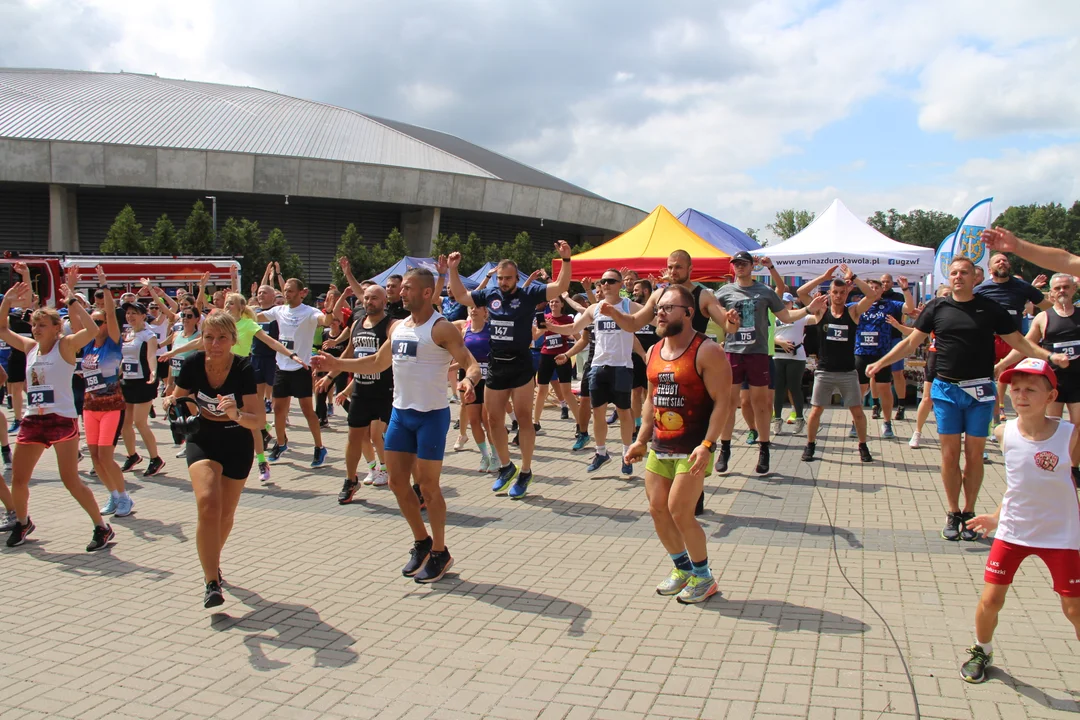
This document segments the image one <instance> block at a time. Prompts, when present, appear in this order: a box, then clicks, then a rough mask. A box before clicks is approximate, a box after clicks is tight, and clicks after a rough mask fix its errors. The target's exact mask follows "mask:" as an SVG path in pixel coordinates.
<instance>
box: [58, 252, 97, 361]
mask: <svg viewBox="0 0 1080 720" xmlns="http://www.w3.org/2000/svg"><path fill="white" fill-rule="evenodd" d="M77 273H78V270H76V278H77ZM60 291H61V292H62V293H63V294H64V296H65V303H66V304H67V306H68V317H69V319H70V320H71V321H72V327H74V326H75V324H76V323H78V325H79V328H80V329H79V331H78V332H74V333H72V334H71V335H67V336H65V337H62V338H60V352H61V353H62V354H63V355H64V356H65V357H64V359H65V360H67V361H68V362H75V355H76V353H77V352H78V351H79V349H80V348H82V347H83V346H85V345H86V344H87V343H88V342H90V341H92V340H93V339H94V336H95V335H97V325H95V324H94V321H93V319H92V318H91V317H90V313H88V312H86V308H84V307H83V306H82V303H80V302H79V301H78V300H77V299H75V291H74V290H72V286H70V285H68V284H67V283H65V284H63V285H61V286H60ZM72 300H75V302H71V301H72Z"/></svg>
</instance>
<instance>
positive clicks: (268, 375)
mask: <svg viewBox="0 0 1080 720" xmlns="http://www.w3.org/2000/svg"><path fill="white" fill-rule="evenodd" d="M251 369H252V370H254V371H255V384H257V385H273V384H274V376H275V375H276V374H277V357H276V356H274V355H252V356H251Z"/></svg>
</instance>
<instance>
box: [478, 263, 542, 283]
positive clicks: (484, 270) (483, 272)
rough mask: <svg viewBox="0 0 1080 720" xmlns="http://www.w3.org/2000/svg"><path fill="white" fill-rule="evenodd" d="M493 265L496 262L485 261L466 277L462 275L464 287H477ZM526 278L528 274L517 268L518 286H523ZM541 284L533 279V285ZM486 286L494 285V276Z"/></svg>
mask: <svg viewBox="0 0 1080 720" xmlns="http://www.w3.org/2000/svg"><path fill="white" fill-rule="evenodd" d="M495 265H496V263H493V262H486V263H484V266H483V267H481V268H480V269H479V270H477V271H476V272H474V273H473V274H472V275H469V276H468V277H462V278H461V281H462V282H463V283H465V287H467V288H469V289H470V290H472V289H473V288H476V287H478V286H479V285H480V283H482V282H484V278H486V277H487V274H488V272H490V271H491V269H492V268H493V267H495ZM528 279H529V276H528V275H526V274H525V273H523V272H521V271H520V270H518V287H522V286H524V285H525V281H526V280H528ZM470 281H471V282H472V283H473V284H472V285H471V286H470V285H469V282H470ZM543 284H544V283H542V282H540V281H539V280H534V281H533V285H543ZM488 286H490V287H494V286H495V278H492V279H491V281H490V282H489V283H488Z"/></svg>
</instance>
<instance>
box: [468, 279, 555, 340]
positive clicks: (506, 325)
mask: <svg viewBox="0 0 1080 720" xmlns="http://www.w3.org/2000/svg"><path fill="white" fill-rule="evenodd" d="M471 296H472V300H473V302H474V303H475V304H476V305H477V306H479V307H486V308H487V309H488V325H490V326H491V351H492V353H499V352H509V353H511V354H515V355H525V356H526V357H528V355H527V354H526V353H528V351H529V346H530V345H532V321H533V314H534V313H535V312H536V306H537V305H539V304H540V303H542V302H545V301H546V300H547V286H546V285H532V286H530V287H527V288H514V290H513V291H512V292H509V293H504V292H503V291H502V290H500V289H499V288H497V287H493V288H484V289H483V290H473V291H472V293H471Z"/></svg>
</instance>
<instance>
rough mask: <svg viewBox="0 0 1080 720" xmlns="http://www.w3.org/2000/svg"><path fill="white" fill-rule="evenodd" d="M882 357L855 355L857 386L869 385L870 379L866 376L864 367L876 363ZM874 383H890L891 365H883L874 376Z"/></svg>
mask: <svg viewBox="0 0 1080 720" xmlns="http://www.w3.org/2000/svg"><path fill="white" fill-rule="evenodd" d="M883 357H885V356H884V355H856V356H855V370H856V371H857V372H858V373H859V384H860V385H869V384H870V378H868V377H867V376H866V366H867V365H870V364H872V363H876V362H877V361H878V360H880V359H881V358H883ZM874 381H875V382H878V383H891V382H892V365H885V366H884V367H882V368H881V370H879V371H878V373H877V375H875V376H874Z"/></svg>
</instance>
